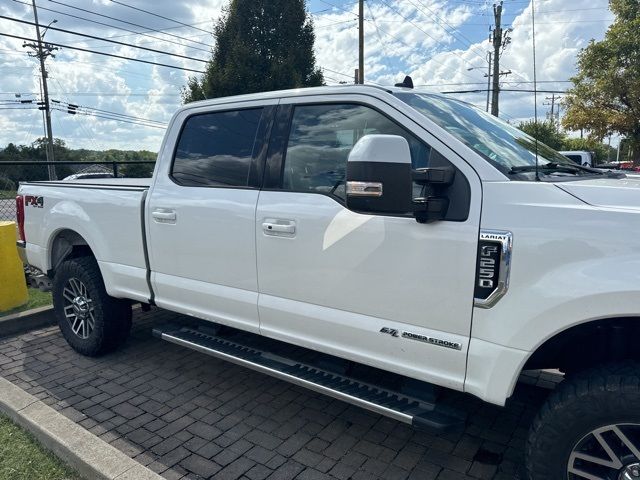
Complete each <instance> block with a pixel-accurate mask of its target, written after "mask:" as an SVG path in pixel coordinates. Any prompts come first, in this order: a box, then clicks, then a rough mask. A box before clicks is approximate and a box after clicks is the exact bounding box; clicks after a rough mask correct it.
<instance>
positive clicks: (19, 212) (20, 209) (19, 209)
mask: <svg viewBox="0 0 640 480" xmlns="http://www.w3.org/2000/svg"><path fill="white" fill-rule="evenodd" d="M16 218H17V220H18V235H19V236H20V240H21V241H23V242H26V241H27V238H26V237H25V234H24V197H23V196H22V195H17V196H16Z"/></svg>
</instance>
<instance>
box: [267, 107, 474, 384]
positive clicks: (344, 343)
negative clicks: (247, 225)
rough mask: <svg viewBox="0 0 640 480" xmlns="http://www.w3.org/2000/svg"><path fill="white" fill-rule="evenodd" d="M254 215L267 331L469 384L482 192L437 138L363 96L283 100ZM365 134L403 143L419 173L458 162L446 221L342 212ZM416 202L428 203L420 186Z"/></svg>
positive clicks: (428, 378)
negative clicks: (356, 149) (351, 162)
mask: <svg viewBox="0 0 640 480" xmlns="http://www.w3.org/2000/svg"><path fill="white" fill-rule="evenodd" d="M278 108H279V115H278V120H277V121H276V125H277V128H276V127H274V132H273V135H272V142H271V146H270V153H269V155H268V162H267V175H266V179H265V188H264V189H263V191H262V192H261V193H260V198H259V201H258V207H257V215H256V232H257V243H256V245H257V252H258V279H259V281H258V284H259V287H260V297H259V302H258V303H259V311H260V319H261V331H262V333H263V334H266V335H268V336H272V337H275V338H279V339H282V340H285V341H290V342H295V343H297V344H300V345H303V346H306V347H309V348H313V349H317V350H320V351H324V352H327V353H331V354H334V355H338V356H341V357H345V358H348V359H351V360H355V361H358V362H362V363H365V364H369V365H372V366H376V367H380V368H383V369H387V370H391V371H395V372H397V373H401V374H405V375H408V376H411V377H414V378H420V379H423V380H426V381H431V382H435V383H438V384H442V385H445V386H449V387H458V388H461V386H462V383H463V380H464V372H465V364H466V351H467V346H468V339H469V335H470V327H471V314H472V307H473V289H474V276H475V265H476V249H477V239H478V230H479V217H480V200H481V188H480V181H479V179H478V177H477V175H476V174H475V172H474V171H473V170H472V169H471V168H470V167H469V166H468V165H467V164H466V163H465V162H464V161H462V160H461V159H460V158H459V157H457V156H456V155H455V154H453V153H452V152H451V150H449V149H448V148H447V147H446V146H445V145H443V144H442V143H440V142H439V141H438V140H437V138H435V137H434V136H432V135H430V134H429V133H427V132H426V131H424V130H422V129H421V128H420V127H419V126H418V125H416V124H414V123H413V122H411V121H410V119H408V118H407V117H404V116H403V115H402V114H400V113H397V112H395V110H393V109H391V108H390V107H389V105H387V104H386V103H384V102H382V101H380V100H377V99H374V98H370V97H365V96H348V97H347V96H339V95H335V96H323V97H322V98H321V99H320V100H319V99H318V97H307V98H296V99H282V101H281V103H280V106H279V107H278ZM366 134H392V135H401V136H403V137H405V138H406V139H407V141H408V142H409V145H410V149H411V154H412V161H413V166H414V168H418V167H426V166H444V165H453V166H454V167H455V168H456V170H457V173H456V183H455V184H454V186H452V187H451V188H450V193H449V195H450V200H451V206H450V207H449V213H448V217H447V220H445V221H440V222H436V223H432V224H419V223H417V222H416V220H415V219H414V218H413V217H411V216H404V217H402V216H373V215H363V214H358V213H355V212H352V211H350V210H348V209H347V208H346V206H345V184H344V179H345V171H346V166H347V157H348V155H349V152H350V150H351V148H352V147H353V145H354V144H355V143H356V142H357V140H358V139H359V138H361V137H362V136H363V135H366ZM414 194H415V196H416V197H420V196H424V195H428V192H423V191H421V187H418V186H415V187H414Z"/></svg>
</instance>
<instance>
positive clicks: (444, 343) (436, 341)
mask: <svg viewBox="0 0 640 480" xmlns="http://www.w3.org/2000/svg"><path fill="white" fill-rule="evenodd" d="M380 333H386V334H387V335H391V336H392V337H402V338H408V339H409V340H417V341H418V342H424V343H430V344H431V345H437V346H439V347H446V348H452V349H454V350H462V344H460V343H458V342H450V341H448V340H442V339H440V338H435V337H429V336H427V335H421V334H420V333H412V332H405V331H401V330H398V329H396V328H389V327H382V328H381V329H380Z"/></svg>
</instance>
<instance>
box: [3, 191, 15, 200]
mask: <svg viewBox="0 0 640 480" xmlns="http://www.w3.org/2000/svg"><path fill="white" fill-rule="evenodd" d="M17 194H18V192H16V191H15V190H0V200H3V199H7V198H10V199H15V198H16V195H17Z"/></svg>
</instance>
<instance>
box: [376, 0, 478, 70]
mask: <svg viewBox="0 0 640 480" xmlns="http://www.w3.org/2000/svg"><path fill="white" fill-rule="evenodd" d="M380 1H381V2H382V3H383V4H384V5H386V6H387V7H388V8H390V9H391V10H392V11H393V12H395V13H396V14H397V15H399V16H400V17H402V18H403V19H404V20H405V21H407V22H409V24H411V25H413V26H414V27H415V28H417V29H418V30H420V31H421V32H422V33H424V34H425V35H426V36H428V37H429V38H431V39H432V40H433V41H434V42H436V44H438V43H440V40H438V39H436V38H435V37H434V36H433V35H431V34H430V33H429V32H427V31H426V30H424V29H423V28H422V27H420V26H419V25H418V24H416V23H415V22H414V21H412V20H411V19H410V18H407V17H405V16H404V15H403V14H402V13H401V12H400V11H398V10H396V9H395V8H393V7H392V6H391V5H389V3H388V2H386V0H380ZM392 36H393V37H394V38H397V37H395V36H394V35H392ZM402 43H403V44H404V45H407V44H406V43H405V42H402ZM407 46H408V47H409V45H407ZM410 48H411V47H410ZM414 48H415V47H414ZM449 53H453V54H454V55H455V56H457V57H458V58H460V59H461V60H462V61H463V62H465V63H467V64H469V65H471V64H470V63H469V61H468V60H466V59H465V58H463V57H462V55H460V54H459V53H458V52H455V51H453V50H452V51H451V52H449ZM431 60H433V61H434V62H436V63H439V64H440V65H443V66H444V64H443V63H442V62H439V61H437V60H436V59H435V58H433V57H431ZM462 74H463V75H464V76H466V77H469V78H473V77H471V76H470V75H468V74H466V73H464V72H462Z"/></svg>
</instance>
